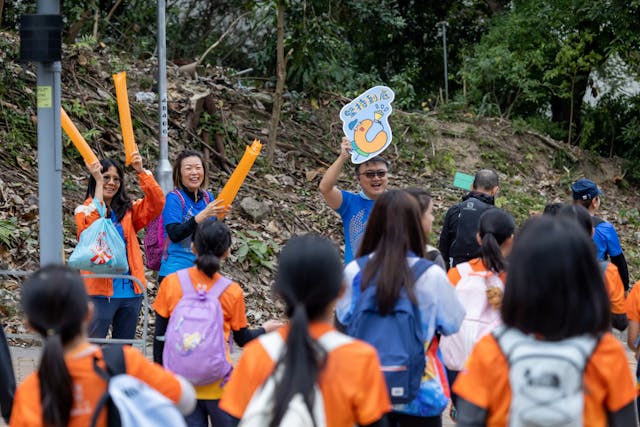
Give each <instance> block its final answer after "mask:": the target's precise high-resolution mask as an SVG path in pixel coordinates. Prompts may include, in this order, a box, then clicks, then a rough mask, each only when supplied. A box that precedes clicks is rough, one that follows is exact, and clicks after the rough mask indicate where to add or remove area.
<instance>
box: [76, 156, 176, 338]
mask: <svg viewBox="0 0 640 427" xmlns="http://www.w3.org/2000/svg"><path fill="white" fill-rule="evenodd" d="M131 166H132V167H133V169H134V171H135V172H136V175H137V177H138V181H139V183H140V188H141V189H142V191H143V192H144V197H143V198H141V199H139V200H131V198H130V197H129V195H128V194H127V189H126V185H125V175H124V171H123V169H122V166H121V165H120V163H118V162H117V161H116V160H113V159H103V160H101V161H99V162H94V163H92V164H90V165H88V168H89V172H90V173H91V177H90V178H89V184H88V186H87V194H86V200H85V201H84V204H82V205H80V206H78V207H77V208H76V210H75V221H76V226H77V227H78V238H79V237H80V234H81V233H82V232H83V231H84V230H86V229H87V228H88V227H89V226H90V225H91V224H92V223H93V222H94V221H96V220H97V219H98V218H100V214H99V213H98V210H97V209H96V207H95V205H94V203H93V200H94V199H95V200H96V202H98V203H100V204H102V205H105V206H106V208H107V216H108V217H109V218H111V220H112V221H113V223H114V225H115V226H116V229H117V230H118V233H119V235H120V237H121V238H122V240H123V241H124V243H125V247H126V249H127V261H128V263H129V270H128V271H127V272H126V273H125V274H129V275H131V276H134V277H136V278H137V279H139V280H140V282H141V283H142V284H143V286H144V285H145V284H146V279H145V275H144V266H143V262H142V252H141V251H140V242H139V241H138V237H137V235H136V233H137V232H138V231H139V230H141V229H143V228H145V227H146V226H147V225H148V224H149V222H151V220H153V218H155V217H157V216H158V215H160V212H162V207H163V206H164V200H165V197H164V193H163V191H162V188H161V187H160V185H158V183H157V182H156V180H155V179H154V178H153V174H152V173H151V172H149V171H147V170H145V169H144V168H143V167H142V157H140V154H139V153H138V152H135V153H133V155H132V161H131ZM85 284H86V286H87V292H88V294H89V296H90V297H91V300H92V302H93V305H94V306H95V316H94V319H93V321H92V322H91V324H90V325H89V331H88V332H89V336H90V337H92V338H105V337H106V336H107V333H108V331H109V327H110V326H112V337H113V338H122V339H132V338H134V336H135V332H136V325H137V322H138V314H139V313H140V307H141V305H142V289H140V287H139V286H138V284H137V283H135V282H133V281H131V280H128V279H91V278H88V279H85Z"/></svg>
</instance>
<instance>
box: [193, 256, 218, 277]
mask: <svg viewBox="0 0 640 427" xmlns="http://www.w3.org/2000/svg"><path fill="white" fill-rule="evenodd" d="M196 267H198V270H200V271H202V272H203V273H204V274H206V275H207V276H208V277H213V275H214V274H216V273H217V272H218V270H219V269H220V258H218V257H217V256H215V255H213V254H211V253H209V254H202V255H198V256H197V257H196Z"/></svg>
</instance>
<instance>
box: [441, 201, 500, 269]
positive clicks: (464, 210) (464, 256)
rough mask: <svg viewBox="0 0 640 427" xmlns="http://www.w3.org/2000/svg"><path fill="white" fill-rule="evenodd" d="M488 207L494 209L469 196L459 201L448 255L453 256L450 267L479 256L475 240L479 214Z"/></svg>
mask: <svg viewBox="0 0 640 427" xmlns="http://www.w3.org/2000/svg"><path fill="white" fill-rule="evenodd" d="M489 209H495V206H494V205H491V204H489V203H486V202H483V201H482V200H480V199H476V198H475V197H469V198H468V199H467V200H465V201H463V202H462V203H460V212H459V213H458V228H457V229H456V238H455V240H454V241H453V243H452V244H451V250H450V251H449V256H450V257H451V258H453V264H452V267H453V266H454V265H456V264H459V263H461V262H466V261H469V260H472V259H473V258H477V257H479V256H480V246H479V245H478V242H477V241H476V234H477V233H478V225H479V224H480V216H482V214H483V213H484V212H486V211H488V210H489Z"/></svg>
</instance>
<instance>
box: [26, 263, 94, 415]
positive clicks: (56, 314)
mask: <svg viewBox="0 0 640 427" xmlns="http://www.w3.org/2000/svg"><path fill="white" fill-rule="evenodd" d="M21 294H22V295H21V297H22V308H23V310H24V313H25V315H26V316H27V319H28V321H29V324H30V325H31V327H32V328H33V329H35V330H36V332H38V333H39V334H40V335H41V336H42V338H43V341H44V348H43V350H42V358H41V360H40V366H39V367H38V379H39V381H40V399H41V403H42V418H43V421H44V425H46V426H50V427H63V426H66V425H68V424H69V419H70V417H71V408H72V406H73V384H72V379H71V376H70V374H69V370H68V369H67V365H66V364H65V362H64V345H65V344H67V343H69V342H70V341H72V340H73V339H74V338H76V337H78V336H79V335H80V334H81V333H82V327H83V326H82V325H83V320H84V319H85V318H86V316H87V311H88V309H89V308H88V307H89V298H88V297H87V292H86V290H85V286H84V282H83V281H82V277H81V276H80V274H79V273H78V272H77V271H75V270H72V269H70V268H68V267H65V266H61V265H49V266H46V267H43V268H41V269H40V270H38V271H37V272H35V273H34V274H33V275H32V276H31V277H30V278H29V279H28V280H27V281H26V282H25V283H24V285H23V286H22V291H21Z"/></svg>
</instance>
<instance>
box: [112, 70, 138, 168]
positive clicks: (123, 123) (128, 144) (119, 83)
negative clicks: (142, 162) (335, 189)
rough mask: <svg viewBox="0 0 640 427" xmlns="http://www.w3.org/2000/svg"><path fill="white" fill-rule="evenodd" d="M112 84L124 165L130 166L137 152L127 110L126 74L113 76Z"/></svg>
mask: <svg viewBox="0 0 640 427" xmlns="http://www.w3.org/2000/svg"><path fill="white" fill-rule="evenodd" d="M112 77H113V82H114V83H115V86H116V99H117V100H118V114H119V115H120V130H121V131H122V140H123V141H124V158H125V164H126V165H127V166H129V165H130V164H131V158H132V157H133V153H135V152H136V151H138V146H137V145H136V143H135V140H134V139H133V125H132V124H131V111H130V110H129V95H128V93H127V73H126V72H124V71H123V72H121V73H118V74H114V75H113V76H112Z"/></svg>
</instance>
